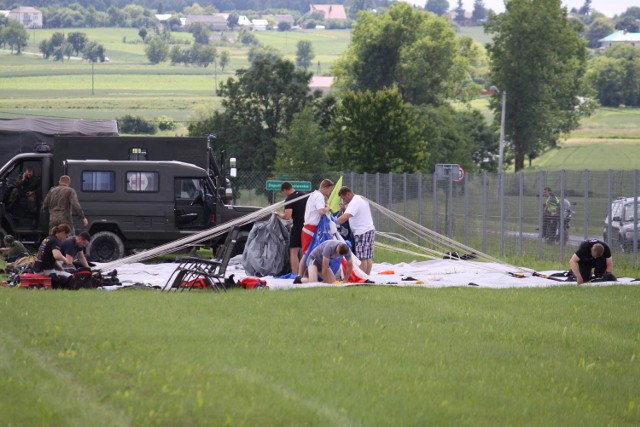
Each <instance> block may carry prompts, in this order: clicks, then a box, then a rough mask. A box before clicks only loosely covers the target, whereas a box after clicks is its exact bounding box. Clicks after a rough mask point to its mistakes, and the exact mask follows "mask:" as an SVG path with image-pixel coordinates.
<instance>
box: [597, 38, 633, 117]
mask: <svg viewBox="0 0 640 427" xmlns="http://www.w3.org/2000/svg"><path fill="white" fill-rule="evenodd" d="M588 76H589V81H590V82H591V84H592V85H593V87H594V88H595V89H596V90H597V93H598V100H599V101H600V103H601V104H602V105H605V106H608V107H618V106H620V105H627V106H634V107H640V49H638V48H637V47H633V46H629V45H618V46H613V47H610V48H608V49H607V50H606V51H605V52H604V54H603V55H601V56H599V57H597V58H594V59H592V60H591V61H590V62H589V73H588Z"/></svg>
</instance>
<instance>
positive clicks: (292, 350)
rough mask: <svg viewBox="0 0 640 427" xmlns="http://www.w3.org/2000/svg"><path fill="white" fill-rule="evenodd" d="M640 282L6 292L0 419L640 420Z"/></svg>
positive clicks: (136, 422)
mask: <svg viewBox="0 0 640 427" xmlns="http://www.w3.org/2000/svg"><path fill="white" fill-rule="evenodd" d="M639 311H640V287H637V286H614V287H577V286H563V287H553V288H543V289H506V290H486V289H477V288H446V289H424V288H396V287H373V286H357V287H349V288H316V289H306V290H290V291H269V290H259V291H243V290H237V291H230V292H227V293H226V294H215V293H208V292H206V293H200V292H184V293H179V294H173V293H171V294H168V293H160V292H158V291H141V290H138V291H136V290H131V291H116V292H101V291H79V292H68V291H55V292H53V291H27V290H22V289H15V288H0V322H2V325H3V327H2V329H0V424H2V425H46V426H70V425H76V426H84V425H92V426H96V427H98V426H114V425H117V426H140V425H158V426H194V425H210V426H218V425H232V426H235V425H240V426H257V425H259V426H283V425H295V426H298V425H311V426H328V425H331V426H333V425H336V426H373V425H376V426H398V425H416V426H424V425H438V426H492V427H493V426H497V425H517V426H548V425H558V426H569V425H571V426H574V425H580V426H582V427H585V426H602V425H616V426H636V425H638V424H639V423H640V401H639V400H638V396H639V395H640V362H639V357H638V356H639V354H640V322H638V316H637V313H638V312H639Z"/></svg>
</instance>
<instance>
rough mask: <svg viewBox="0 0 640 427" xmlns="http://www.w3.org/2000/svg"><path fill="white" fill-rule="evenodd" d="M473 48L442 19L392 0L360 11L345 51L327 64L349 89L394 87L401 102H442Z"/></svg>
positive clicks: (466, 70)
mask: <svg viewBox="0 0 640 427" xmlns="http://www.w3.org/2000/svg"><path fill="white" fill-rule="evenodd" d="M474 52H477V51H474V50H473V49H463V48H462V47H461V45H460V41H459V40H458V39H456V35H455V32H454V30H453V29H452V28H451V27H450V25H449V23H448V22H447V20H446V19H443V18H438V17H434V16H433V15H431V14H429V13H425V12H423V11H420V10H417V9H415V10H414V9H413V8H412V7H411V6H410V5H408V4H406V3H396V4H394V5H393V6H392V7H391V8H389V10H388V11H387V12H386V13H384V14H382V15H380V16H373V15H372V14H371V13H369V12H361V13H360V17H359V19H358V22H357V23H356V25H355V26H354V28H353V32H352V40H351V43H350V45H349V47H348V48H347V50H346V52H345V53H344V54H343V55H342V56H341V57H340V58H339V59H338V60H337V61H336V63H335V64H334V66H333V67H332V71H333V74H334V75H335V76H336V80H337V86H338V87H340V88H343V89H348V90H361V91H364V90H370V91H373V92H376V91H378V90H381V89H384V88H388V87H397V89H398V92H399V93H400V94H401V95H402V98H403V99H404V100H405V101H406V102H410V103H412V104H425V103H442V102H444V101H445V100H447V99H449V98H451V97H454V96H456V92H457V89H458V88H459V87H460V86H461V85H466V84H467V83H468V84H472V81H471V79H470V72H471V65H470V64H471V62H472V58H465V57H464V55H467V54H473V53H474Z"/></svg>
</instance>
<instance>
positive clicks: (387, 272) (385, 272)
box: [378, 270, 396, 274]
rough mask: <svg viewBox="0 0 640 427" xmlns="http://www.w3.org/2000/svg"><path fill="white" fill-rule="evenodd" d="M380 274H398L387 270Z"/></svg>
mask: <svg viewBox="0 0 640 427" xmlns="http://www.w3.org/2000/svg"><path fill="white" fill-rule="evenodd" d="M378 274H396V272H395V271H393V270H385V271H381V272H379V273H378Z"/></svg>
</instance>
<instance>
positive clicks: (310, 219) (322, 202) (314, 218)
mask: <svg viewBox="0 0 640 427" xmlns="http://www.w3.org/2000/svg"><path fill="white" fill-rule="evenodd" d="M334 185H335V184H334V183H333V181H331V180H330V179H323V180H322V182H321V183H320V187H319V188H318V189H317V190H316V191H314V192H313V193H311V195H310V196H309V198H308V199H307V207H306V208H305V211H304V227H302V235H301V237H302V253H303V254H305V253H307V249H309V245H310V244H311V239H313V234H314V233H315V231H316V228H318V223H319V222H320V218H321V217H322V215H325V214H326V213H327V212H329V208H328V207H327V197H329V195H330V194H331V192H332V191H333V187H334Z"/></svg>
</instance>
